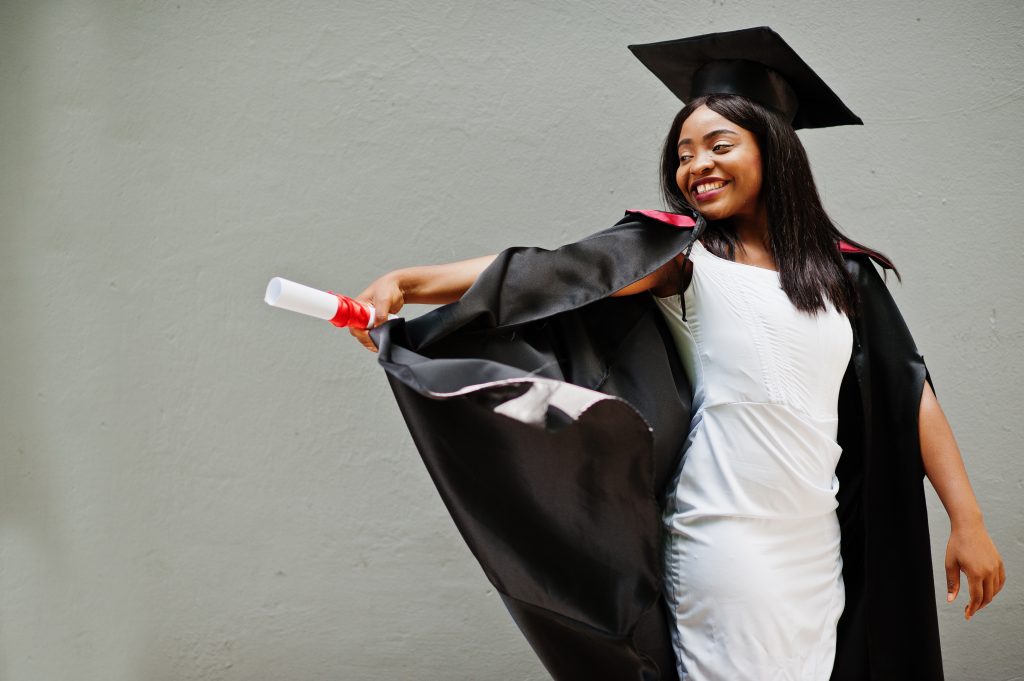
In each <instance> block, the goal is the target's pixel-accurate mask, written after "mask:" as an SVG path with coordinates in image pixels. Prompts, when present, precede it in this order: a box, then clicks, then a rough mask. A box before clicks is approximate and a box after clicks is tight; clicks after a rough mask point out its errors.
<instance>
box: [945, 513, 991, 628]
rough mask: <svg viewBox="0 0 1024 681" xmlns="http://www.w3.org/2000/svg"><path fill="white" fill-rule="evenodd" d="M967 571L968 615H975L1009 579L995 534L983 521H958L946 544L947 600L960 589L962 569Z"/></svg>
mask: <svg viewBox="0 0 1024 681" xmlns="http://www.w3.org/2000/svg"><path fill="white" fill-rule="evenodd" d="M961 571H963V572H964V574H966V575H967V586H968V589H969V590H970V601H969V602H968V603H967V606H966V607H965V608H964V618H965V619H968V620H969V619H971V617H972V616H973V615H974V614H975V613H976V612H978V611H979V610H981V609H982V608H984V607H985V606H986V605H988V604H989V603H991V602H992V599H993V598H995V596H996V594H997V593H999V591H1000V590H1001V589H1002V588H1003V584H1005V583H1006V569H1005V568H1004V567H1003V559H1002V558H1001V557H1000V556H999V551H997V550H996V546H995V544H994V543H993V542H992V537H990V536H989V534H988V530H986V529H985V526H984V525H983V524H981V523H975V524H973V525H967V526H964V525H954V526H953V529H952V531H951V532H950V534H949V542H948V543H947V544H946V592H947V593H946V602H947V603H952V602H953V600H954V599H956V596H957V594H958V593H960V572H961Z"/></svg>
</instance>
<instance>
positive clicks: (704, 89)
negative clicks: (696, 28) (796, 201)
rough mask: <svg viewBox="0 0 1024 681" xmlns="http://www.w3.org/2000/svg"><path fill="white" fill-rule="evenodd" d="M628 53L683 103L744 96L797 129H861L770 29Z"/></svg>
mask: <svg viewBox="0 0 1024 681" xmlns="http://www.w3.org/2000/svg"><path fill="white" fill-rule="evenodd" d="M629 49H630V51H632V52H633V54H634V55H635V56H636V58H637V59H639V60H640V61H641V62H643V64H644V66H646V67H647V68H648V69H650V70H651V71H652V72H653V73H654V75H656V76H657V77H658V78H659V79H660V80H661V82H663V83H664V84H665V85H666V86H668V89H669V90H671V91H672V92H674V93H675V95H676V96H677V97H679V99H681V100H683V101H684V102H686V101H689V100H690V99H693V98H694V97H699V96H701V95H709V94H733V95H743V96H744V97H748V98H750V99H752V100H754V101H755V102H758V103H760V104H763V105H765V106H767V107H769V108H771V109H774V110H775V111H778V112H779V113H781V114H782V115H783V116H785V117H786V119H787V120H789V121H790V123H792V125H793V127H794V128H797V129H799V128H827V127H829V126H833V125H862V124H863V121H861V119H860V118H858V117H857V116H856V115H855V114H854V113H853V112H852V111H850V110H849V109H848V108H847V107H846V105H845V104H843V102H842V101H840V99H839V97H837V96H836V94H835V93H834V92H832V89H831V88H830V87H829V86H828V85H826V84H825V81H823V80H822V79H821V78H820V77H819V76H818V74H816V73H815V72H814V71H812V70H811V67H810V66H808V65H807V64H806V63H805V62H804V60H803V59H801V58H800V55H798V54H797V53H796V52H794V51H793V48H791V47H790V46H789V45H787V44H786V42H785V41H784V40H783V39H782V37H781V36H779V34H778V33H776V32H775V31H773V30H772V29H770V28H768V27H767V26H760V27H758V28H746V29H743V30H740V31H728V32H725V33H708V34H706V35H698V36H693V37H691V38H682V39H679V40H667V41H664V42H658V43H648V44H646V45H630V46H629Z"/></svg>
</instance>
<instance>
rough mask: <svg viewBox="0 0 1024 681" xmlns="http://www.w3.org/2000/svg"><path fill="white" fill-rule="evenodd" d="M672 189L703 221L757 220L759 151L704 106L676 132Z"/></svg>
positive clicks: (749, 138)
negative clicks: (679, 192)
mask: <svg viewBox="0 0 1024 681" xmlns="http://www.w3.org/2000/svg"><path fill="white" fill-rule="evenodd" d="M676 184H678V185H679V188H680V189H681V190H682V192H683V196H685V197H686V200H687V201H688V202H689V203H690V205H691V206H694V207H695V208H696V209H697V210H699V211H700V212H701V213H702V214H703V215H704V217H705V218H707V219H708V220H725V219H730V218H734V219H738V220H760V219H763V215H764V211H763V204H762V201H761V150H760V148H759V147H758V145H757V139H756V138H755V137H754V134H753V133H752V132H750V131H749V130H746V129H745V128H741V127H740V126H738V125H736V124H735V123H733V122H732V121H730V120H729V119H727V118H725V117H724V116H722V115H721V114H717V113H715V112H714V111H712V110H711V109H709V108H708V107H706V106H701V107H699V108H697V109H696V110H695V111H694V112H693V113H692V114H691V115H690V117H689V118H687V119H686V120H685V121H684V122H683V126H682V128H681V129H680V131H679V168H678V169H677V170H676Z"/></svg>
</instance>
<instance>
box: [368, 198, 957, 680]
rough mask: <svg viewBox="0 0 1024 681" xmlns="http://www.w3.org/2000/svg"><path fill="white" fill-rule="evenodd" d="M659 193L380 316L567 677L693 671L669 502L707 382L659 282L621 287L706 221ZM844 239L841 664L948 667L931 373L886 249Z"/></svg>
mask: <svg viewBox="0 0 1024 681" xmlns="http://www.w3.org/2000/svg"><path fill="white" fill-rule="evenodd" d="M656 215H657V213H653V212H652V213H651V214H650V215H645V214H642V213H638V212H630V213H627V214H626V216H625V217H624V218H623V219H622V220H620V221H619V222H618V223H617V224H616V225H614V226H612V227H610V228H608V229H605V230H602V231H600V232H597V233H595V234H592V235H590V236H588V237H585V238H583V239H581V240H580V241H577V242H575V243H572V244H567V245H565V246H562V247H561V248H558V249H555V250H546V249H540V248H532V247H515V248H510V249H506V250H505V251H503V252H502V253H500V254H499V255H498V257H497V258H496V259H495V260H494V262H493V263H492V264H491V265H490V266H489V267H488V268H487V269H486V270H485V271H484V272H483V273H482V274H481V276H480V278H479V279H478V280H477V282H476V283H475V284H474V285H473V286H472V287H471V288H470V290H469V291H467V293H466V294H465V295H464V296H463V298H462V299H461V300H460V301H458V302H455V303H452V304H450V305H445V306H442V307H439V308H437V309H435V310H433V311H431V312H429V313H427V314H425V315H422V316H420V317H418V318H415V319H411V320H406V319H395V320H392V321H389V322H388V323H386V324H384V325H382V326H379V327H377V328H376V329H373V330H372V331H371V332H370V335H371V337H372V339H373V340H374V342H375V343H376V344H377V346H378V348H379V352H378V361H379V362H380V364H381V366H382V367H383V369H384V370H385V372H386V375H387V380H388V381H389V384H390V385H391V387H392V389H393V390H394V393H395V397H396V400H397V402H398V405H399V408H400V409H401V411H402V414H403V416H404V418H405V420H406V423H407V425H408V427H409V430H410V433H411V435H412V437H413V440H414V442H415V444H416V447H417V449H418V450H419V452H420V454H421V456H422V458H423V461H424V463H425V465H426V467H427V470H428V471H429V473H430V475H431V477H432V479H433V480H434V482H435V484H436V486H437V488H438V491H439V493H440V495H441V497H442V499H443V500H444V503H445V504H446V506H447V508H448V510H449V512H450V513H451V515H452V518H453V520H454V521H455V524H456V526H457V527H458V529H459V531H460V532H461V534H462V536H463V537H464V538H465V540H466V542H467V544H468V546H469V548H470V549H471V551H472V552H473V554H474V555H475V556H476V558H477V560H478V561H479V562H480V565H481V567H482V568H483V570H484V572H485V573H486V575H487V577H488V579H489V580H490V581H491V583H492V584H494V586H495V588H496V589H497V591H498V592H499V593H500V594H501V595H502V598H503V600H504V602H505V604H506V606H507V607H508V609H509V612H510V613H511V615H512V616H513V618H514V619H515V621H516V623H517V624H518V625H519V628H520V629H521V631H522V632H523V634H524V635H525V636H526V638H527V640H528V641H529V642H530V644H531V646H532V647H533V649H534V651H535V652H536V653H537V655H538V657H539V658H540V659H541V661H542V662H543V663H544V665H545V666H546V667H547V669H548V670H549V672H550V673H551V675H552V676H553V677H554V678H555V679H557V680H559V681H566V680H574V679H588V680H589V679H624V680H625V679H637V680H640V679H643V680H647V681H649V680H655V679H664V680H677V678H678V677H677V674H676V671H675V665H674V660H673V653H672V648H671V640H670V635H669V631H670V630H669V626H668V620H667V613H666V606H665V604H664V602H663V600H662V596H661V592H662V586H663V581H664V580H663V568H662V559H663V556H662V546H663V538H664V535H663V529H662V525H661V514H662V511H663V510H664V509H663V507H662V500H663V498H664V493H665V490H666V486H667V484H668V483H669V482H670V476H671V473H672V472H673V471H674V470H675V469H676V467H677V465H678V461H679V457H680V454H681V453H682V448H683V445H684V443H685V439H686V435H687V425H688V423H689V414H690V406H691V405H690V393H691V390H690V385H689V382H688V381H687V379H686V376H685V373H684V371H683V369H682V366H681V363H680V361H679V357H678V355H677V353H676V350H675V348H674V346H673V341H672V338H671V336H670V335H669V329H668V327H667V325H666V323H665V320H664V319H663V317H662V315H661V313H660V311H659V310H658V309H657V306H656V304H655V302H654V300H653V298H652V297H651V296H650V295H634V296H624V297H615V298H612V297H609V296H610V294H611V293H613V292H615V291H617V290H619V289H621V288H623V287H625V286H626V285H628V284H630V283H633V282H635V281H637V280H639V279H641V278H643V277H644V276H646V275H647V274H650V273H652V272H654V271H655V270H657V269H658V267H660V266H661V265H662V264H664V263H665V262H667V261H669V260H670V259H672V258H673V257H675V256H676V255H677V254H679V253H683V252H685V251H686V249H687V247H689V246H690V245H691V242H692V240H693V239H694V238H695V237H696V235H698V234H699V233H700V231H701V229H702V228H703V224H704V223H703V221H702V219H701V218H700V217H699V216H697V215H696V214H693V215H690V216H687V217H689V218H690V219H692V220H693V221H694V223H695V225H696V227H694V228H686V227H678V226H676V225H675V224H669V223H668V222H664V221H662V220H660V219H658V218H657V217H653V216H656ZM672 222H676V223H678V222H679V221H678V220H674V221H672ZM843 256H844V258H845V262H846V266H847V269H848V270H849V271H850V272H851V274H852V275H853V277H854V279H855V280H856V282H857V288H858V293H859V295H860V297H861V300H862V314H861V315H860V316H859V317H858V318H857V319H856V320H854V321H853V322H852V331H853V335H854V348H853V354H852V357H851V360H850V364H849V367H848V368H847V371H846V373H845V375H844V378H843V383H842V387H841V390H840V398H839V425H838V443H839V444H840V446H842V447H843V456H842V458H841V460H840V463H839V466H838V468H837V471H836V474H837V476H838V478H839V480H840V482H841V486H840V492H839V498H838V503H839V506H838V511H837V512H838V514H839V519H840V524H841V529H842V555H843V561H844V567H843V577H844V582H845V584H846V589H847V593H846V609H845V611H844V613H843V616H842V619H841V620H840V622H839V627H838V647H837V652H836V663H835V670H834V672H833V675H832V678H833V679H834V680H835V681H853V680H854V679H857V680H858V681H860V680H862V679H866V678H869V676H868V674H869V673H870V678H871V679H873V680H874V681H897V680H900V681H902V680H903V679H906V678H916V679H925V680H927V681H938V680H940V679H942V668H941V656H940V648H939V639H938V624H937V616H936V610H935V598H934V594H933V586H932V583H933V582H932V571H931V554H930V547H929V538H928V526H927V515H926V507H925V500H924V490H923V485H922V477H923V465H922V463H921V459H920V448H919V443H918V439H917V415H918V409H919V404H920V398H921V393H922V389H923V383H924V381H925V380H929V381H930V377H929V376H928V372H927V369H926V367H925V364H924V360H923V357H922V356H921V355H920V354H919V353H918V351H917V348H916V346H915V345H914V342H913V339H912V338H911V336H910V333H909V331H908V330H907V327H906V325H905V323H904V322H903V319H902V317H901V315H900V313H899V310H898V309H897V307H896V305H895V303H894V302H893V300H892V297H891V295H890V294H889V292H888V289H887V288H886V287H885V284H884V282H883V281H882V279H881V277H880V276H879V274H878V272H877V271H876V270H875V268H874V266H872V265H871V264H870V262H869V259H868V257H867V256H866V255H865V254H862V253H856V252H846V251H844V252H843ZM894 566H899V567H898V572H899V578H896V575H895V574H894V572H893V570H894V569H895V568H894Z"/></svg>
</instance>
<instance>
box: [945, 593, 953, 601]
mask: <svg viewBox="0 0 1024 681" xmlns="http://www.w3.org/2000/svg"><path fill="white" fill-rule="evenodd" d="M946 602H947V603H952V602H953V594H952V593H948V594H946Z"/></svg>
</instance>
